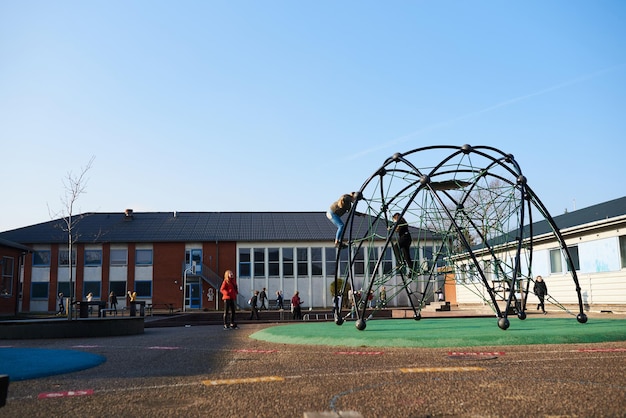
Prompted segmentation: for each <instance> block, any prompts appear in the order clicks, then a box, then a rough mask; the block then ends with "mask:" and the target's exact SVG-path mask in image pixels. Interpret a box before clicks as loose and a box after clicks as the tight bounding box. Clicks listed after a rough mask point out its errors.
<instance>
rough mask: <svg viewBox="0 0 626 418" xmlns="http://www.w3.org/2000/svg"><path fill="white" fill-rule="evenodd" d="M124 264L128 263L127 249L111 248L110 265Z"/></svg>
mask: <svg viewBox="0 0 626 418" xmlns="http://www.w3.org/2000/svg"><path fill="white" fill-rule="evenodd" d="M126 264H128V250H126V249H112V250H111V265H112V266H125V265H126Z"/></svg>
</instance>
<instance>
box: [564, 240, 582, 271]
mask: <svg viewBox="0 0 626 418" xmlns="http://www.w3.org/2000/svg"><path fill="white" fill-rule="evenodd" d="M567 250H568V252H569V256H570V258H571V259H572V264H573V265H574V270H576V271H578V270H580V258H579V257H578V245H574V246H572V247H567ZM567 271H571V269H570V265H569V263H567Z"/></svg>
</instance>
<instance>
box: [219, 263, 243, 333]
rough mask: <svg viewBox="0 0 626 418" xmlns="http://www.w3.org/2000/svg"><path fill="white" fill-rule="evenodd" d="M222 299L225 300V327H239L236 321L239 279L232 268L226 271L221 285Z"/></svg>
mask: <svg viewBox="0 0 626 418" xmlns="http://www.w3.org/2000/svg"><path fill="white" fill-rule="evenodd" d="M220 292H221V293H222V300H223V301H224V329H237V328H239V327H238V326H237V322H235V301H236V300H237V293H238V289H237V280H236V279H235V274H234V273H233V272H232V270H226V271H225V272H224V281H223V282H222V285H221V286H220Z"/></svg>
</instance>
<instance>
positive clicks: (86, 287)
mask: <svg viewBox="0 0 626 418" xmlns="http://www.w3.org/2000/svg"><path fill="white" fill-rule="evenodd" d="M100 284H101V282H83V297H86V296H87V294H88V293H90V292H91V293H92V294H93V297H94V298H99V297H100V287H101V286H100Z"/></svg>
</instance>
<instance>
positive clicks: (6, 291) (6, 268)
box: [0, 257, 14, 296]
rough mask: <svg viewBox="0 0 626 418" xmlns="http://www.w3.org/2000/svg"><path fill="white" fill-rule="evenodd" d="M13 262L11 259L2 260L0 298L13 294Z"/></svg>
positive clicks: (4, 258)
mask: <svg viewBox="0 0 626 418" xmlns="http://www.w3.org/2000/svg"><path fill="white" fill-rule="evenodd" d="M13 262H14V259H13V258H12V257H3V258H2V278H0V280H1V282H0V296H9V295H12V294H13Z"/></svg>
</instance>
